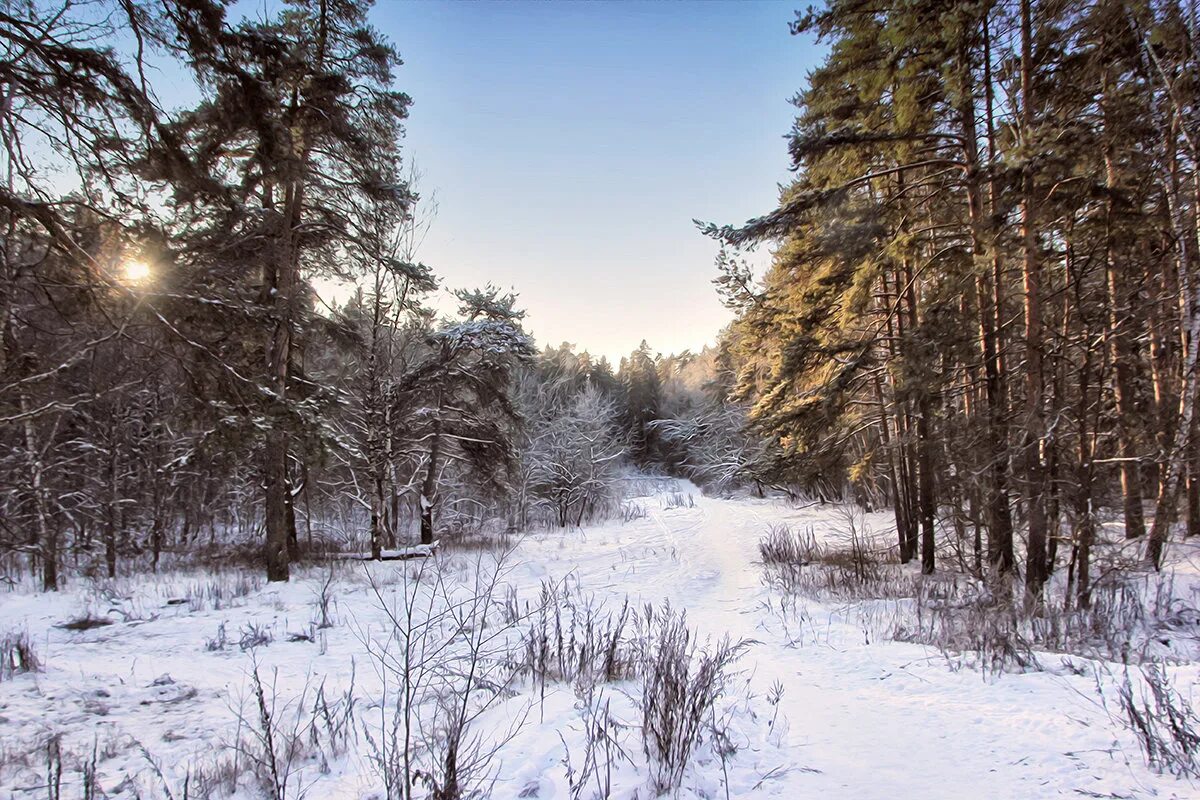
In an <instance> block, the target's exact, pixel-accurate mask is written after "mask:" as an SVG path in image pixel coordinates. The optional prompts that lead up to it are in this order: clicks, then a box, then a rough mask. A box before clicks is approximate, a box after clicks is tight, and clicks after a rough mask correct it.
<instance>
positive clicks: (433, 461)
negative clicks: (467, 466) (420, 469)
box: [421, 422, 442, 544]
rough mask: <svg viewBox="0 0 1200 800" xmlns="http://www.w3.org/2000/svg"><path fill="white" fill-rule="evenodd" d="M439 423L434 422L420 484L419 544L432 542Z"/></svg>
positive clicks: (435, 501)
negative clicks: (423, 478)
mask: <svg viewBox="0 0 1200 800" xmlns="http://www.w3.org/2000/svg"><path fill="white" fill-rule="evenodd" d="M441 446H442V432H441V424H440V423H439V422H435V423H434V428H433V441H432V442H431V443H430V445H429V466H428V468H427V469H426V470H425V482H424V483H423V484H422V485H421V544H433V509H434V506H435V505H436V504H437V470H438V460H439V458H440V456H441Z"/></svg>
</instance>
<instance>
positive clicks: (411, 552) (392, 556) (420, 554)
mask: <svg viewBox="0 0 1200 800" xmlns="http://www.w3.org/2000/svg"><path fill="white" fill-rule="evenodd" d="M439 544H441V542H434V543H432V544H414V545H409V546H408V547H401V548H398V549H396V550H383V551H381V552H380V553H379V558H378V559H374V558H371V554H370V553H347V554H346V555H344V556H342V558H344V559H347V560H349V561H377V560H378V561H407V560H408V559H410V558H429V557H430V556H432V555H433V554H434V553H436V552H437V550H438V545H439Z"/></svg>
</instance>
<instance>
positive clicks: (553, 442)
mask: <svg viewBox="0 0 1200 800" xmlns="http://www.w3.org/2000/svg"><path fill="white" fill-rule="evenodd" d="M616 419H617V410H616V407H615V405H614V404H613V403H612V401H611V400H609V399H608V398H606V397H605V396H604V395H603V394H601V393H600V392H599V391H598V390H596V389H594V388H592V387H585V388H584V389H583V390H582V391H581V392H579V393H578V394H576V395H574V396H573V397H571V398H570V399H569V400H567V401H565V402H564V403H562V404H561V405H549V406H547V407H546V408H544V409H543V410H542V414H541V415H540V418H539V419H537V420H536V421H535V422H534V423H533V424H532V425H531V427H530V432H529V440H528V442H527V444H526V447H525V449H524V452H523V454H522V458H523V460H524V462H525V463H526V465H527V467H526V475H525V480H526V484H527V486H526V489H527V491H528V492H529V495H530V497H531V498H532V501H533V505H534V506H535V507H536V508H538V509H540V510H541V511H542V512H543V513H545V514H547V515H548V516H549V518H550V519H551V520H553V522H554V524H556V525H558V526H559V527H567V526H569V525H581V524H583V523H584V522H588V521H590V520H598V519H604V518H606V517H608V516H610V515H612V514H613V513H614V512H615V511H616V510H617V506H618V503H619V501H620V486H621V465H622V461H623V459H624V457H625V446H624V443H623V441H622V439H621V436H620V432H619V428H618V427H617V422H616Z"/></svg>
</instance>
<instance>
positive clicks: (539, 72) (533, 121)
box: [372, 0, 819, 360]
mask: <svg viewBox="0 0 1200 800" xmlns="http://www.w3.org/2000/svg"><path fill="white" fill-rule="evenodd" d="M803 5H804V3H803V2H799V3H798V4H795V3H791V2H766V1H765V0H762V1H760V2H749V1H748V2H737V3H718V2H692V3H678V2H657V3H635V2H591V3H584V2H574V3H566V2H560V3H542V2H531V3H525V2H496V3H490V2H483V3H466V2H456V3H451V2H399V0H380V2H379V4H378V5H377V6H376V8H375V10H374V12H373V16H372V19H373V21H374V24H375V25H376V26H377V27H379V28H380V29H381V30H382V31H383V32H384V33H386V34H387V35H388V37H389V38H390V39H391V40H392V41H393V42H394V43H395V45H396V47H397V49H398V50H399V51H400V54H401V57H402V58H403V59H404V61H405V65H404V67H402V68H401V69H400V71H399V74H398V87H399V88H400V89H401V90H403V91H405V92H407V93H409V94H410V95H411V96H412V97H413V101H414V105H413V107H412V113H411V118H410V120H409V123H408V126H407V127H408V135H407V143H406V148H405V149H406V154H407V157H408V158H410V159H415V161H416V163H417V165H418V166H419V168H420V169H421V171H422V172H423V173H424V178H423V180H422V183H421V186H420V190H421V191H422V193H423V194H429V193H431V192H432V193H436V197H437V202H438V207H439V208H438V214H437V217H436V220H435V222H434V223H433V227H432V229H431V231H430V233H429V235H428V237H427V239H426V240H425V244H424V247H423V248H422V251H421V253H420V258H421V260H422V261H424V262H425V263H427V264H429V265H430V266H431V267H433V268H434V269H435V270H436V271H437V273H438V274H439V275H440V276H441V277H442V279H443V283H444V284H445V285H446V286H448V287H451V288H454V287H464V286H474V285H481V284H484V283H487V282H488V281H491V282H493V283H496V284H499V285H501V286H503V287H505V288H509V287H511V288H513V289H515V290H516V291H517V292H518V293H519V294H520V297H521V304H522V305H523V307H524V308H526V309H527V310H528V318H527V319H528V325H527V327H528V328H529V330H530V331H531V332H532V333H533V334H534V335H535V336H536V337H537V339H538V342H539V344H540V345H545V344H547V343H549V344H554V345H557V344H558V343H560V342H563V341H569V342H573V343H575V344H576V345H578V346H579V347H581V348H587V349H589V350H591V351H592V352H593V353H595V354H598V355H606V356H608V357H609V358H611V359H614V360H615V359H616V358H618V357H619V356H620V355H622V354H625V353H628V352H629V351H630V350H632V349H633V348H634V347H636V346H637V344H638V343H639V342H640V341H641V340H642V339H643V338H644V339H647V340H648V341H649V342H650V344H651V346H652V347H653V348H655V349H656V350H658V351H662V352H664V353H665V352H671V351H680V350H683V349H685V348H692V349H699V348H700V347H701V346H703V345H704V344H706V343H710V342H712V341H713V339H714V337H715V335H716V333H717V331H718V330H719V328H720V327H721V326H722V325H724V324H725V323H726V322H727V321H728V319H729V316H728V312H727V311H726V310H725V309H724V308H723V307H722V306H721V304H720V302H719V300H718V298H717V296H716V294H715V292H714V290H713V286H712V284H711V280H712V278H713V277H714V275H715V270H714V267H713V256H714V255H715V247H714V245H713V243H712V242H711V241H709V240H707V239H705V238H704V237H703V236H701V235H700V234H699V233H698V232H697V231H696V230H695V228H694V226H693V224H692V219H693V218H699V219H703V220H711V221H716V222H722V223H724V222H740V221H742V220H744V219H746V218H748V217H751V216H755V215H758V214H761V213H764V212H766V211H768V210H770V208H771V207H772V206H773V204H774V202H775V200H776V188H775V187H776V184H777V183H779V182H781V181H785V180H786V179H787V176H788V172H787V165H788V158H787V151H786V145H785V142H784V139H783V137H784V135H785V134H786V133H787V131H788V128H789V126H790V124H791V120H792V117H793V115H794V112H795V109H794V108H793V107H792V106H791V105H790V104H789V103H788V99H789V98H790V97H791V96H792V95H793V94H795V92H796V91H798V90H799V89H800V88H801V87H802V86H803V84H804V81H805V78H806V75H807V71H808V69H810V68H811V67H813V66H814V65H815V63H816V59H817V57H818V55H819V52H818V51H817V50H816V49H815V47H814V45H813V43H812V42H811V40H808V39H804V38H800V37H793V36H791V35H790V34H789V33H788V28H787V23H788V21H789V20H791V19H792V18H793V9H795V8H797V7H802V6H803Z"/></svg>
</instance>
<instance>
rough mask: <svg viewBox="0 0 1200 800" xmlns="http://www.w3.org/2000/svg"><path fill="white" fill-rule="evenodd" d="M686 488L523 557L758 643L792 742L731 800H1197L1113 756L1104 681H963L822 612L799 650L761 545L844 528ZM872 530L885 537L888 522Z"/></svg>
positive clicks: (756, 679) (809, 512) (764, 679)
mask: <svg viewBox="0 0 1200 800" xmlns="http://www.w3.org/2000/svg"><path fill="white" fill-rule="evenodd" d="M688 488H689V489H690V491H691V492H692V495H693V497H694V499H695V508H676V509H666V510H664V509H662V508H660V507H658V504H657V501H656V500H655V499H653V498H652V499H649V500H648V502H647V503H646V505H647V510H648V511H649V518H648V519H646V520H640V521H637V522H635V523H630V524H627V525H625V526H619V525H617V526H614V525H608V526H604V527H603V528H601V529H593V530H590V531H587V532H584V533H580V534H577V536H578V537H579V540H576V541H575V542H572V543H570V544H569V545H565V544H564V543H562V542H558V543H556V544H552V543H551V542H550V541H548V540H546V539H544V538H542V537H539V540H538V541H536V542H530V543H529V544H528V546H527V547H526V548H525V549H526V550H527V551H528V555H529V557H530V561H531V562H532V563H538V562H539V561H540V562H541V563H542V564H545V565H547V574H548V575H549V576H552V577H561V575H563V574H566V573H567V572H573V573H574V574H575V575H577V576H578V578H579V581H580V584H581V586H583V587H584V589H585V590H592V591H597V590H600V589H604V590H607V591H611V592H613V593H614V594H615V595H617V596H620V595H622V594H624V593H626V592H627V593H629V594H630V596H631V597H632V596H638V597H640V598H641V599H643V600H647V601H653V600H657V599H668V600H670V601H671V603H672V605H674V606H676V607H679V608H684V609H686V610H687V612H688V618H689V620H690V621H691V622H692V624H694V625H697V626H699V627H700V628H701V629H702V630H703V631H705V632H706V633H708V634H709V635H711V636H714V637H715V636H720V635H722V634H724V633H729V634H731V635H732V636H734V637H746V638H751V639H754V640H756V643H755V644H754V645H753V646H752V648H751V649H750V651H749V653H748V655H747V656H746V657H745V659H744V661H743V662H742V664H743V666H744V667H746V668H748V669H749V670H751V671H752V673H753V677H752V679H751V686H752V689H753V691H754V692H755V693H756V694H758V695H759V696H760V697H759V700H758V701H757V707H758V708H760V709H761V712H760V713H768V714H769V709H768V708H767V705H766V703H765V701H764V700H763V699H762V696H764V695H765V694H766V692H767V691H768V689H769V687H770V686H771V684H772V683H773V682H774V681H776V680H778V681H780V682H781V683H782V684H783V685H784V687H785V692H784V695H783V699H782V701H781V704H780V710H781V716H785V717H786V718H787V721H788V726H789V731H790V732H789V735H788V738H787V741H786V743H785V746H784V747H783V749H782V754H783V755H784V757H785V759H786V760H785V761H784V763H779V764H770V763H769V761H768V760H764V761H762V763H760V764H759V765H758V770H757V773H755V771H754V770H751V774H750V775H741V776H737V777H740V780H738V779H737V777H731V790H732V792H733V794H734V796H737V795H738V794H740V793H742V792H746V791H748V790H749V789H751V788H752V787H753V786H754V785H755V784H757V783H758V780H759V779H761V778H762V776H763V775H766V774H767V773H770V777H768V778H767V779H766V780H764V781H763V782H762V783H761V785H760V786H759V789H758V791H759V792H761V793H763V794H765V795H768V796H769V795H774V796H780V797H833V798H861V799H862V800H868V799H869V798H879V800H885V799H886V800H900V799H901V798H920V799H921V800H930V799H931V798H985V797H986V798H1022V797H1053V796H1072V797H1079V796H1088V797H1110V796H1111V797H1143V796H1157V797H1175V796H1177V797H1194V796H1200V794H1193V792H1196V791H1198V790H1197V788H1196V787H1192V786H1189V785H1188V784H1186V783H1179V782H1176V781H1175V780H1174V779H1170V778H1166V779H1164V778H1161V777H1159V776H1155V775H1152V774H1150V773H1148V772H1147V770H1146V769H1145V768H1144V767H1143V766H1142V764H1141V762H1140V760H1139V754H1138V752H1137V750H1136V749H1135V747H1134V745H1133V743H1132V742H1131V741H1127V740H1126V741H1122V742H1121V745H1122V746H1123V747H1124V748H1125V750H1124V751H1122V750H1121V749H1115V748H1116V743H1115V742H1114V736H1115V735H1116V734H1115V733H1114V731H1113V729H1112V727H1111V725H1110V722H1109V719H1108V717H1107V715H1106V714H1105V713H1104V711H1103V710H1102V709H1101V708H1099V707H1098V705H1097V704H1096V697H1095V690H1094V681H1093V679H1092V678H1091V677H1077V676H1073V675H1069V674H1068V675H1065V676H1064V675H1053V674H1049V673H1031V674H1025V675H1004V676H1002V677H1000V678H998V679H994V680H991V681H985V680H984V679H983V678H982V677H981V675H980V674H979V673H978V672H975V671H971V670H961V671H958V672H952V671H950V669H949V667H948V666H947V664H946V663H945V661H944V660H943V659H942V657H941V656H940V655H939V654H938V653H937V652H936V651H934V650H928V649H926V648H923V647H920V646H916V645H909V644H904V643H898V642H890V641H885V642H872V643H869V644H868V643H867V642H866V641H865V639H866V634H865V633H864V631H863V629H862V627H860V626H856V625H854V624H851V623H848V622H846V621H845V620H844V617H843V615H842V614H840V613H839V611H838V609H837V608H835V607H828V606H821V605H817V604H810V606H809V611H810V614H811V617H812V618H813V620H812V624H811V627H809V626H806V627H805V630H806V632H807V635H805V636H803V637H801V639H802V642H803V643H802V644H789V639H790V638H792V636H794V635H795V632H794V631H793V632H792V635H791V636H789V635H788V634H785V632H784V631H783V630H782V625H781V624H780V620H779V617H778V616H776V615H773V614H771V613H769V612H768V611H767V610H766V609H765V607H764V605H763V602H764V599H765V598H766V597H767V594H768V593H767V590H766V589H765V587H763V586H762V585H761V582H760V578H759V568H758V566H757V565H756V564H755V560H756V558H757V556H758V553H757V543H758V540H759V538H760V537H761V535H762V534H763V532H764V531H765V529H766V527H767V525H768V524H769V523H771V522H775V523H778V522H787V523H788V524H789V525H791V526H793V528H794V529H800V530H802V529H804V527H805V526H808V525H811V526H813V528H814V530H815V531H816V534H817V536H818V537H820V536H822V535H823V534H824V533H827V532H831V531H833V530H836V529H838V528H839V527H840V526H841V520H839V518H838V513H837V512H836V511H835V510H833V509H831V508H830V507H828V506H826V507H824V508H822V507H811V508H807V509H801V510H796V509H792V508H790V507H787V506H785V505H782V504H779V503H777V502H773V501H754V500H741V501H728V500H718V499H710V498H705V497H702V496H701V495H700V493H699V491H697V490H695V489H694V487H688ZM869 523H874V525H875V529H876V530H877V531H879V532H881V533H882V532H883V531H884V530H885V529H886V526H887V518H886V517H885V516H884V515H879V516H876V517H873V518H869ZM814 639H815V640H816V641H814ZM1051 658H1052V657H1051ZM1051 663H1055V662H1054V661H1052V662H1051ZM764 755H765V754H764ZM749 757H750V758H751V759H753V755H750V756H749ZM775 767H778V769H776V770H775V771H774V772H771V770H772V769H773V768H775ZM754 774H757V775H758V778H754ZM752 778H753V782H750V783H749V784H748V785H747V782H749V781H751V779H752ZM739 784H741V785H739Z"/></svg>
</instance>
